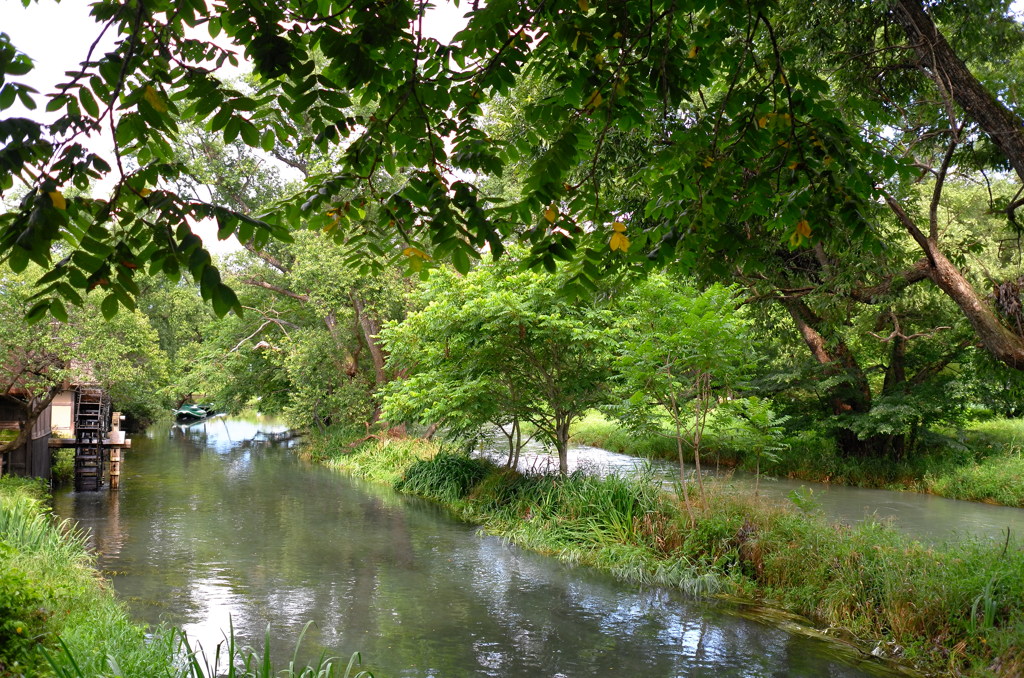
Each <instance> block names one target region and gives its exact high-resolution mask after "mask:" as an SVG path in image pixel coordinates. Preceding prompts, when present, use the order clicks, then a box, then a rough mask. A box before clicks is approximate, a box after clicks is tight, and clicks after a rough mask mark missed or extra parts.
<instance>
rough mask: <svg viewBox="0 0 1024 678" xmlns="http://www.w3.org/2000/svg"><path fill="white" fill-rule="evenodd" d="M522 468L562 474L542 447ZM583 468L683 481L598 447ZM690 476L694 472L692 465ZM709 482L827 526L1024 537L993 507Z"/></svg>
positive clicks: (674, 469) (665, 469)
mask: <svg viewBox="0 0 1024 678" xmlns="http://www.w3.org/2000/svg"><path fill="white" fill-rule="evenodd" d="M500 442H501V441H500V440H499V441H496V442H495V443H493V447H491V451H490V452H488V454H489V456H491V457H492V458H493V459H494V460H495V461H496V462H498V463H503V462H504V459H505V458H506V456H507V453H506V452H504V451H501V452H498V451H497V450H498V449H499V446H500ZM519 468H520V469H521V470H524V471H530V470H541V471H550V470H552V469H554V470H557V469H558V457H557V456H555V455H554V454H553V453H551V452H550V451H545V450H544V448H543V446H542V445H540V444H538V443H536V442H531V443H530V444H529V445H527V447H526V449H525V451H524V453H523V455H522V456H521V457H520V463H519ZM578 468H582V469H584V470H586V471H588V472H592V473H597V474H607V473H619V474H624V475H637V474H641V473H647V474H649V475H650V476H651V478H652V480H653V481H654V482H662V483H664V484H665V485H666V488H667V489H670V488H671V486H672V485H673V484H674V483H675V482H676V481H677V480H678V478H679V464H677V463H672V462H668V461H661V460H655V461H652V460H649V459H643V458H640V457H632V456H629V455H626V454H619V453H617V452H610V451H608V450H604V449H601V448H599V447H589V446H587V445H575V446H572V447H570V448H569V469H570V470H575V469H578ZM688 470H689V473H690V475H691V476H692V474H693V466H692V465H689V466H688ZM703 472H704V478H705V482H707V483H715V484H717V485H718V486H719V487H721V488H723V489H724V490H725V491H730V492H742V493H744V494H750V493H753V492H754V491H755V487H756V488H757V491H758V493H759V494H760V495H761V496H764V497H766V498H769V499H773V500H777V501H782V502H787V501H791V499H790V497H791V495H792V494H794V493H795V494H797V495H798V500H800V502H801V504H802V505H803V507H804V508H805V509H806V510H813V511H821V512H822V513H823V514H824V515H825V516H826V517H827V518H828V519H829V520H834V521H837V522H842V523H846V524H848V525H853V524H855V523H859V522H862V521H865V520H872V521H875V522H878V523H885V524H888V525H891V526H892V527H893V528H895V529H897V530H899V531H901V532H903V533H904V534H906V535H907V536H909V537H911V538H913V539H918V540H921V541H925V542H931V543H942V542H947V541H953V540H959V539H979V540H983V541H991V542H994V543H999V544H1002V543H1003V542H1004V541H1005V540H1006V538H1007V530H1009V531H1010V535H1012V536H1013V537H1015V538H1019V537H1020V536H1021V535H1024V509H1019V508H1011V507H1009V506H993V505H991V504H983V503H980V502H970V501H960V500H957V499H946V498H945V497H936V496H934V495H930V494H921V493H917V492H894V491H891V490H877V489H870V488H863V487H848V486H844V485H826V484H823V483H812V482H807V481H803V480H789V479H787V478H769V477H762V478H761V479H760V481H759V482H757V483H756V485H755V477H754V474H753V473H749V472H746V471H733V470H732V469H727V468H721V469H718V470H716V469H715V467H714V465H713V464H707V463H705V464H704V468H703Z"/></svg>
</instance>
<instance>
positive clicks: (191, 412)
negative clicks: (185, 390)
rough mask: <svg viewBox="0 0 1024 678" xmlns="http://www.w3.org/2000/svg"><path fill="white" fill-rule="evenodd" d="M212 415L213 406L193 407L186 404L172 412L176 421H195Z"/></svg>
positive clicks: (190, 404)
mask: <svg viewBox="0 0 1024 678" xmlns="http://www.w3.org/2000/svg"><path fill="white" fill-rule="evenodd" d="M213 413H214V407H213V405H194V404H192V403H186V404H184V405H182V406H181V407H179V408H178V409H176V410H174V418H175V419H177V420H178V421H197V420H199V419H206V418H207V417H209V416H210V415H211V414H213Z"/></svg>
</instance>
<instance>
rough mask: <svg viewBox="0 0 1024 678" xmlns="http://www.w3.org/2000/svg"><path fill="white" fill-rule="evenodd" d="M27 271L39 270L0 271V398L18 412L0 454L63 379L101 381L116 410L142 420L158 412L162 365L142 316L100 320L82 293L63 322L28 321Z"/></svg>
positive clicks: (92, 300) (21, 436) (92, 298)
mask: <svg viewBox="0 0 1024 678" xmlns="http://www.w3.org/2000/svg"><path fill="white" fill-rule="evenodd" d="M34 274H35V275H37V274H38V271H33V270H30V271H28V272H27V274H26V275H13V274H11V273H9V272H8V273H6V274H4V275H2V276H0V320H2V323H3V326H4V332H3V333H0V399H2V400H4V401H5V402H7V403H9V404H12V405H14V406H15V407H16V408H17V409H19V410H20V411H21V413H22V416H21V421H22V426H21V429H20V431H19V433H18V436H17V437H16V438H15V439H14V440H11V441H8V442H5V443H3V444H2V446H0V452H6V451H9V450H11V449H14V448H16V447H18V446H20V445H21V444H23V443H24V442H25V441H26V440H27V438H28V435H29V433H30V431H31V428H32V426H33V424H34V422H35V421H36V419H37V418H38V417H39V415H40V414H42V412H43V411H44V410H45V409H46V407H47V406H48V405H49V404H50V403H51V402H52V401H53V399H54V398H55V397H56V396H57V394H58V393H60V392H61V391H62V390H63V389H64V387H65V385H66V383H67V382H69V381H71V382H76V381H78V382H86V383H98V384H100V385H101V386H103V387H104V388H105V389H106V390H107V391H108V392H109V393H110V394H111V396H112V398H113V399H114V401H115V403H116V404H117V406H118V407H119V408H123V410H124V411H126V412H130V413H132V414H134V415H135V416H137V417H139V418H141V419H146V418H152V417H154V416H155V415H156V414H157V413H158V412H159V411H161V410H163V409H164V408H165V407H166V406H167V402H166V396H165V395H164V389H165V387H166V385H167V382H168V373H167V367H168V362H167V358H166V355H165V354H164V353H163V352H162V351H161V350H160V346H159V343H158V340H157V333H156V331H155V330H154V329H153V328H152V327H151V326H150V325H149V323H148V322H147V319H146V317H145V316H144V315H142V314H141V313H138V312H133V313H124V314H121V315H120V316H119V317H118V318H117V319H116V320H115V321H113V322H109V323H108V322H104V321H103V320H102V319H101V318H100V311H99V309H98V308H97V306H98V305H99V300H98V299H97V298H96V296H97V295H88V296H87V297H86V298H85V299H84V305H83V306H82V307H73V308H72V310H71V312H70V313H68V314H67V316H66V317H65V319H64V320H63V321H61V320H55V319H54V320H48V321H46V322H41V323H36V324H33V325H30V324H28V323H27V322H26V321H25V311H26V309H27V308H28V305H29V303H30V302H29V299H30V297H31V295H32V294H33V292H34V287H33V285H32V283H31V281H30V279H31V277H32V276H33V275H34Z"/></svg>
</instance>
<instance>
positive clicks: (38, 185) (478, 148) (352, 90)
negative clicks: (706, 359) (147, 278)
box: [0, 0, 1024, 369]
mask: <svg viewBox="0 0 1024 678" xmlns="http://www.w3.org/2000/svg"><path fill="white" fill-rule="evenodd" d="M92 11H93V15H94V16H95V17H96V18H97V20H98V21H99V22H100V23H101V24H102V25H104V26H105V29H104V30H107V31H109V32H110V33H112V34H116V35H117V36H118V39H117V42H116V44H115V46H114V47H113V48H112V49H111V50H109V51H107V52H105V53H103V54H99V53H92V54H89V55H86V57H85V59H84V60H83V61H82V63H81V66H80V68H79V69H77V70H75V71H74V72H72V73H70V74H69V76H68V80H67V82H65V83H63V84H61V85H60V86H59V87H58V90H57V91H56V92H54V93H51V94H48V95H47V96H46V98H45V106H46V108H48V109H50V110H52V111H55V112H57V113H58V114H59V117H58V119H57V120H56V121H55V122H54V123H52V124H49V125H44V124H41V123H39V122H37V121H33V120H31V119H27V118H20V117H12V118H8V119H5V120H3V121H0V139H3V140H4V142H5V146H4V148H3V150H2V151H0V189H2V190H5V191H7V190H9V189H11V188H12V186H14V184H15V182H16V181H17V182H19V183H20V184H21V185H23V186H24V189H22V190H24V191H25V192H24V193H23V197H22V198H21V200H20V202H19V204H18V205H17V206H15V207H14V208H12V209H11V210H9V211H8V212H6V213H5V214H3V215H2V216H0V256H3V257H4V258H5V261H6V262H7V263H8V264H9V265H10V266H11V267H12V268H13V269H14V270H16V271H18V270H22V269H24V268H25V267H26V266H27V265H28V263H29V262H30V261H32V262H35V263H36V264H38V265H39V266H42V267H44V268H45V269H47V271H48V272H47V273H46V274H45V275H44V276H42V278H41V279H40V281H39V283H40V287H39V290H38V296H37V298H36V303H35V305H34V306H33V307H32V309H31V310H30V316H31V317H32V318H41V317H42V316H44V315H45V314H46V313H50V314H52V315H54V316H55V317H57V318H61V317H62V316H63V315H66V308H65V303H64V302H66V301H68V300H70V301H71V302H75V303H77V302H79V301H80V300H81V295H82V293H83V291H85V290H91V289H97V288H98V289H99V290H101V291H102V292H103V294H104V295H105V298H104V300H103V303H102V310H103V311H104V313H105V314H106V315H113V313H114V312H116V310H117V309H118V307H121V306H123V307H128V308H132V307H133V306H134V304H135V301H134V298H135V296H136V295H137V293H138V283H137V281H136V271H138V270H139V269H140V268H146V269H147V270H148V271H149V272H155V271H160V272H163V273H166V274H169V275H171V276H177V275H180V274H181V273H182V272H188V273H190V274H191V275H192V276H193V277H194V278H195V280H196V281H197V282H198V284H199V287H200V290H201V292H202V295H203V297H204V298H205V299H207V300H208V301H210V302H211V303H212V306H213V308H214V310H215V311H216V312H217V313H218V314H220V315H223V314H225V313H227V312H229V311H230V310H234V311H236V312H241V310H242V304H241V302H240V301H239V299H238V296H237V294H236V293H235V291H234V289H233V288H232V286H231V285H229V284H227V283H226V282H225V279H224V277H223V276H222V272H221V271H219V270H218V269H217V267H216V266H215V265H214V264H213V262H212V259H211V257H210V256H209V253H208V252H207V251H206V249H205V248H204V245H203V243H202V242H201V241H200V239H199V238H198V237H197V236H196V235H195V234H194V233H193V232H192V230H191V228H190V224H191V223H194V222H195V221H196V220H198V219H204V218H212V219H216V220H217V223H218V225H219V228H220V230H219V236H220V237H228V236H229V235H231V234H234V235H236V236H237V237H238V238H239V240H240V241H241V242H243V243H244V244H247V245H249V246H250V247H251V248H252V249H254V250H263V249H265V248H266V247H267V246H268V245H271V244H272V243H274V242H276V241H287V240H290V239H291V238H292V232H293V230H294V229H296V228H299V227H301V228H308V229H315V230H321V231H323V232H325V233H327V234H328V235H330V236H333V237H335V238H336V239H337V240H338V241H339V242H340V243H343V244H344V246H345V248H346V249H347V250H348V251H349V252H354V253H355V254H357V255H363V256H364V257H365V258H366V259H365V260H366V261H367V262H370V263H372V262H374V261H376V262H382V261H387V260H389V259H398V260H404V261H406V262H407V263H408V266H409V268H410V269H412V270H418V269H421V268H423V267H424V266H427V265H429V264H430V262H434V261H438V260H450V261H451V262H452V263H453V264H454V266H455V267H456V268H457V269H458V270H459V271H460V272H463V273H465V272H466V271H468V270H469V268H470V266H471V264H472V262H473V261H474V260H476V259H479V258H480V257H481V256H484V255H485V254H486V253H488V252H489V253H490V254H491V255H494V256H498V255H500V254H501V253H502V252H503V251H504V250H505V249H506V247H507V243H508V240H509V239H510V238H512V237H513V236H515V237H516V238H518V239H521V240H524V241H525V242H526V243H527V245H528V247H529V256H527V257H526V258H525V260H526V263H527V264H534V265H543V266H545V267H547V268H548V269H553V268H554V267H555V266H556V262H558V261H559V260H571V266H572V268H571V272H572V276H571V277H570V278H569V279H568V283H569V285H570V286H577V287H578V288H584V287H594V286H595V285H596V283H597V281H598V280H600V279H601V278H602V277H603V276H605V275H607V270H608V269H609V267H621V266H627V267H641V268H648V267H651V266H659V267H660V266H665V265H671V266H674V267H676V268H681V269H683V270H698V271H700V272H702V273H704V274H707V275H709V276H713V277H718V278H722V277H732V276H736V275H742V276H744V277H745V278H746V279H748V280H753V279H760V280H762V281H765V280H767V281H769V282H772V283H773V287H774V289H775V294H776V295H777V296H778V298H779V299H780V300H781V301H783V302H785V303H786V304H788V308H789V309H790V313H791V314H792V315H793V318H794V320H795V322H796V323H797V324H798V325H800V326H801V327H804V328H807V329H808V330H809V331H806V332H805V331H803V330H801V331H802V333H803V335H804V336H805V337H806V338H808V345H809V348H811V350H812V351H814V350H815V348H814V346H815V345H817V344H816V342H818V341H819V339H821V340H822V341H824V342H825V343H829V342H830V341H831V348H832V349H833V350H832V352H831V353H830V352H828V351H824V350H823V351H819V352H818V354H816V355H819V356H820V359H821V361H822V362H832V363H837V362H842V361H841V356H840V359H837V358H836V353H835V346H836V344H835V342H834V341H832V340H830V339H829V338H828V337H827V336H826V334H827V332H823V328H821V327H817V326H816V325H820V323H818V322H817V321H816V318H820V316H817V315H816V314H813V313H808V312H805V310H804V306H805V305H806V304H804V302H805V300H804V299H803V298H802V296H800V294H801V293H795V292H793V290H794V289H800V287H798V286H794V285H791V284H790V283H791V282H792V281H793V279H794V278H796V277H800V276H795V275H793V274H794V272H796V273H800V272H802V271H804V270H806V267H805V266H804V265H803V263H802V262H805V261H807V260H809V259H811V258H813V259H814V260H815V262H816V263H814V264H813V265H814V266H816V267H818V269H819V270H818V271H817V272H816V273H815V274H814V276H813V277H814V278H815V279H814V280H812V281H811V285H813V286H815V287H820V286H822V285H823V284H825V283H826V282H827V283H829V284H831V283H832V282H833V281H834V280H836V276H835V275H834V274H833V272H834V271H844V270H845V271H849V268H848V267H847V266H846V265H845V264H846V263H847V262H841V261H840V259H842V256H841V255H842V254H843V253H847V252H851V251H855V252H876V253H882V254H884V253H885V248H886V243H885V237H886V234H885V230H884V229H883V228H881V225H883V224H886V223H890V224H891V223H895V224H896V225H897V226H898V227H899V229H901V231H902V233H903V234H905V235H906V236H907V237H909V239H910V240H911V241H912V243H913V244H914V247H915V248H916V249H917V251H918V252H919V253H920V261H919V262H917V263H915V264H914V265H912V266H911V267H909V268H906V269H904V270H893V269H885V270H883V271H882V272H881V273H880V274H879V275H872V274H873V273H874V272H873V271H868V272H867V273H866V275H865V276H864V278H867V279H866V280H865V279H861V280H857V281H851V280H850V279H847V281H846V284H847V288H846V289H847V290H848V292H849V293H850V295H854V296H855V295H860V296H861V298H877V297H878V294H876V293H878V291H879V290H880V289H882V288H885V289H891V288H892V286H893V285H896V286H897V287H899V286H902V285H903V284H904V283H906V284H913V283H914V282H917V281H920V280H925V279H928V280H931V281H932V282H933V283H934V284H935V286H936V287H937V288H939V289H940V290H941V291H942V293H943V294H945V295H946V296H947V297H949V299H950V300H952V302H953V303H954V304H956V306H957V308H958V309H959V312H960V313H962V314H963V316H964V318H965V319H966V320H967V321H968V323H969V324H970V326H971V328H972V331H973V332H974V334H975V336H976V337H977V340H978V341H979V342H980V343H981V344H982V345H983V346H984V347H985V348H986V349H987V350H988V351H989V352H990V353H991V354H992V355H993V356H994V357H995V358H996V359H997V360H999V361H1001V362H1003V363H1004V364H1007V365H1009V366H1011V367H1014V368H1017V369H1024V337H1022V333H1021V332H1020V331H1018V329H1015V328H1014V326H1013V322H1012V320H1013V318H1012V309H1013V308H1015V305H1014V304H1015V303H1016V304H1017V305H1019V300H1020V299H1019V296H1020V295H1019V292H1014V290H1016V289H1017V288H1016V287H1006V286H1005V285H1006V284H1008V283H1010V282H1012V281H1008V280H998V281H993V282H994V284H995V285H997V286H1000V289H1001V290H1002V292H1001V294H1002V295H1003V297H1005V298H1004V301H1005V302H1006V303H1002V304H999V303H997V304H994V303H992V300H990V299H987V298H986V292H985V291H984V288H983V287H979V284H978V282H977V281H976V280H974V279H972V278H971V275H970V272H969V271H967V270H966V269H965V267H964V264H963V262H962V261H959V260H958V259H957V253H956V252H954V251H951V250H950V249H949V247H948V244H949V243H948V241H947V240H946V239H945V238H944V233H943V229H942V228H941V224H940V223H939V221H938V217H937V212H938V206H939V204H940V201H941V197H942V194H943V190H944V186H945V185H946V184H947V183H949V182H951V181H953V179H954V178H953V175H955V174H957V173H958V171H962V172H968V171H979V172H980V171H985V172H989V173H991V172H997V173H1001V174H1002V175H1003V176H1009V174H1010V173H1015V174H1017V175H1018V176H1021V175H1024V123H1022V121H1021V119H1020V116H1019V115H1018V113H1017V111H1016V109H1015V107H1014V106H1015V104H1014V102H1015V100H1016V98H1015V97H1013V96H1012V93H1013V92H1014V91H1016V87H1017V85H1018V81H1019V71H1020V69H1019V68H1018V60H1019V59H1018V55H1019V54H1020V52H1021V45H1022V44H1024V31H1022V28H1021V25H1020V23H1019V22H1018V21H1016V20H1015V19H1014V18H1013V16H1012V15H1011V14H1010V12H1009V4H1008V2H1006V1H994V0H977V1H975V2H969V3H963V2H952V1H947V2H935V3H928V4H927V6H926V5H925V4H924V3H923V2H921V0H892V1H891V2H886V3H868V4H867V5H864V6H856V7H855V6H851V5H849V3H840V2H817V3H785V4H784V5H783V4H778V3H770V2H761V1H753V0H752V1H750V2H731V1H728V0H720V1H715V0H711V1H708V0H700V1H690V2H679V1H678V0H673V1H672V2H651V3H636V2H628V1H627V0H606V1H600V2H597V1H595V2H593V3H591V2H590V1H589V0H497V1H496V2H488V3H486V4H483V5H482V6H481V4H479V3H472V4H471V5H470V6H469V7H468V9H467V13H466V21H467V23H466V27H465V28H464V29H463V30H462V31H460V32H459V33H458V34H457V35H456V36H455V37H454V39H453V40H452V41H451V42H450V43H448V44H444V43H441V42H439V41H438V40H436V39H434V38H432V37H429V35H428V34H427V33H426V32H425V31H424V29H423V25H424V22H425V21H426V20H427V19H428V16H429V15H428V12H429V5H428V4H427V3H414V2H411V1H408V0H403V1H400V2H392V3H387V4H380V3H375V2H369V1H360V0H356V1H355V2H349V3H341V2H332V1H330V0H326V1H322V2H316V3H313V2H309V1H308V0H277V1H275V2H265V3H258V4H253V3H247V2H241V1H240V0H222V1H221V2H215V3H206V2H203V1H200V0H190V1H189V2H170V0H153V1H147V2H123V3H122V2H116V1H113V0H106V1H102V2H99V3H97V4H95V5H94V6H93V10H92ZM241 59H246V60H248V61H250V62H251V63H252V65H253V81H252V84H251V86H249V85H245V84H240V83H238V82H230V81H227V80H223V79H219V78H218V77H217V75H218V70H221V69H223V68H224V67H225V66H226V65H230V64H233V63H237V62H238V61H239V60H241ZM30 68H31V63H30V61H29V60H28V59H27V57H26V56H25V55H24V54H21V53H20V52H19V51H18V50H17V48H16V46H14V45H13V44H11V42H10V40H9V39H7V38H6V36H4V37H2V38H0V72H2V74H3V81H2V83H0V85H2V86H0V109H7V108H9V107H10V106H11V105H12V104H13V102H14V101H15V100H20V101H21V102H22V104H24V105H25V106H28V107H31V106H33V105H37V103H36V99H37V98H38V97H37V96H36V95H35V94H34V93H33V92H32V91H31V89H30V88H28V87H27V86H26V85H24V84H23V83H22V80H21V79H22V77H23V76H25V75H26V74H27V73H28V72H29V70H30ZM530 83H535V85H536V86H535V87H533V89H532V90H529V89H528V88H526V89H524V86H526V85H529V84H530ZM38 103H42V101H40V102H38ZM501 106H504V107H506V109H509V110H510V117H509V119H510V120H512V121H513V122H514V130H515V133H501V130H500V129H499V128H497V127H496V126H495V125H494V121H493V119H491V118H489V115H488V114H489V112H491V111H493V110H495V109H496V108H497V107H501ZM186 123H188V124H186ZM193 125H200V126H202V127H203V128H205V129H206V130H207V131H209V132H212V133H215V134H216V135H218V136H220V137H221V138H222V139H223V141H224V142H225V143H228V144H231V143H240V144H241V145H242V146H245V147H248V148H251V149H254V150H258V151H259V152H264V153H271V154H274V155H276V156H277V157H279V158H281V159H282V161H283V162H285V163H286V164H291V165H293V166H294V165H295V164H296V163H299V162H300V161H301V164H302V171H303V174H304V178H303V181H302V185H301V187H299V188H298V189H297V190H295V191H294V192H293V193H292V194H290V195H287V196H284V197H282V198H281V199H280V200H278V201H276V202H273V203H271V204H268V205H265V206H263V207H262V208H261V209H260V211H259V212H258V213H254V212H252V211H250V210H248V209H244V206H241V205H239V204H238V203H237V201H236V202H232V201H230V200H227V199H225V196H224V195H223V194H222V195H219V196H218V195H214V196H213V198H212V199H205V200H204V199H201V198H200V197H198V195H197V194H196V193H194V192H188V191H184V190H180V188H181V187H182V186H185V185H187V184H188V183H189V181H191V180H193V179H194V178H195V177H193V173H194V168H191V167H190V165H189V163H188V162H187V161H186V160H185V159H183V158H182V157H181V156H180V154H179V153H178V146H179V142H180V140H181V138H182V136H183V135H184V134H187V133H189V130H191V129H193V127H192V126H193ZM89 135H105V136H108V137H110V140H111V143H112V144H113V148H114V151H113V153H112V155H110V157H104V155H103V154H102V153H97V152H94V151H91V150H90V147H89V146H88V145H87V144H86V143H84V138H85V137H87V136H89ZM313 155H315V156H316V157H317V162H315V163H312V164H309V163H308V162H307V161H306V159H308V158H309V157H310V156H313ZM616 159H617V160H616ZM513 175H514V176H515V182H514V183H515V188H516V190H515V191H502V190H496V189H495V186H496V184H495V183H494V182H492V181H488V180H487V179H488V178H493V177H496V176H500V177H503V178H504V179H506V180H510V179H511V178H512V177H513ZM105 176H109V177H112V178H113V180H114V184H113V188H112V189H111V190H110V191H109V192H106V193H105V194H104V195H96V196H92V195H90V194H89V193H88V192H86V191H87V189H88V187H89V186H90V184H91V183H92V182H94V181H95V180H97V179H100V178H102V177H105ZM914 183H930V185H931V186H932V189H933V190H932V197H931V199H930V201H928V202H929V204H928V205H925V206H924V209H920V210H919V209H917V206H916V202H917V201H918V200H919V199H920V198H919V195H918V194H915V192H914V189H913V184H914ZM497 185H499V186H501V185H504V184H501V182H499V183H498V184H497ZM991 202H992V208H993V209H997V210H1001V211H1002V212H1003V213H1004V214H1005V215H1006V221H1007V225H1008V226H1010V227H1013V226H1015V224H1016V217H1015V211H1016V209H1017V207H1019V205H1020V204H1021V202H1020V200H1019V195H1018V194H1015V193H1014V192H1013V191H1012V190H1011V191H1010V192H1009V193H1007V194H1006V195H1000V196H993V199H992V201H991ZM802 255H806V256H802ZM840 264H842V265H840ZM368 265H369V264H368ZM1014 284H1016V283H1014ZM872 294H874V296H873V297H872ZM808 308H810V307H808ZM1007 309H1009V314H1010V315H1009V316H1008V315H1007ZM810 310H811V311H813V308H810ZM1008 318H1009V320H1008Z"/></svg>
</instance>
